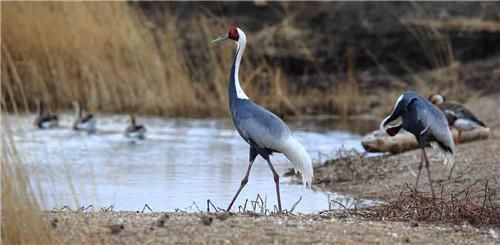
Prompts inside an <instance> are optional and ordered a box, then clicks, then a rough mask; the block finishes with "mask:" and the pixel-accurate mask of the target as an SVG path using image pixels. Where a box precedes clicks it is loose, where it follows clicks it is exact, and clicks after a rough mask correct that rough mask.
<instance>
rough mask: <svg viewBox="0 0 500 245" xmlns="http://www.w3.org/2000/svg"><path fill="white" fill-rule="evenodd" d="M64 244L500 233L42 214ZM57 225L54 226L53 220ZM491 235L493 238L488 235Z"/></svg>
mask: <svg viewBox="0 0 500 245" xmlns="http://www.w3.org/2000/svg"><path fill="white" fill-rule="evenodd" d="M47 219H48V221H49V222H51V223H52V224H53V225H52V227H53V228H52V229H53V232H54V234H55V237H56V238H57V239H58V240H59V241H60V242H62V243H64V244H81V243H101V244H144V243H147V244H150V243H152V244H155V243H168V244H173V243H175V244H206V243H218V244H220V243H230V244H241V243H244V244H245V243H252V244H271V243H279V244H306V243H307V244H310V243H342V244H344V243H350V244H353V243H383V244H387V243H415V244H416V243H420V244H422V243H446V244H470V243H482V244H487V243H494V242H495V238H494V236H495V235H496V234H498V233H499V232H500V231H499V230H498V229H497V230H494V229H493V230H492V229H477V228H473V227H470V226H435V225H427V224H421V223H417V224H415V223H412V224H410V223H398V222H372V221H364V220H361V219H359V218H355V217H339V216H337V215H333V214H323V215H293V216H290V215H288V216H255V215H241V214H239V215H233V216H215V215H212V216H206V215H204V214H186V213H151V214H143V213H135V212H108V213H65V212H58V213H47ZM56 220H57V221H56ZM492 233H494V234H493V235H492Z"/></svg>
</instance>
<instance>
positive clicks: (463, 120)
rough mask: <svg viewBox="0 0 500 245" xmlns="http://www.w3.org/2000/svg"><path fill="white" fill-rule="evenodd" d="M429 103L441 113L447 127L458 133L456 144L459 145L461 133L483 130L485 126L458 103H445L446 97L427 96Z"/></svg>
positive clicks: (437, 95) (438, 95)
mask: <svg viewBox="0 0 500 245" xmlns="http://www.w3.org/2000/svg"><path fill="white" fill-rule="evenodd" d="M429 101H431V102H432V104H434V105H436V106H437V107H438V108H439V109H441V111H443V113H444V115H445V116H446V120H448V125H450V127H453V128H455V129H456V130H457V131H458V136H457V140H456V143H457V144H460V138H461V136H462V131H471V130H474V129H477V128H485V127H486V125H485V124H484V123H483V122H481V121H480V120H479V119H477V117H476V116H475V115H474V114H472V112H471V111H470V110H469V109H467V108H466V107H465V106H464V105H462V104H460V103H458V102H453V101H450V102H447V101H446V97H444V96H443V95H440V94H431V95H429Z"/></svg>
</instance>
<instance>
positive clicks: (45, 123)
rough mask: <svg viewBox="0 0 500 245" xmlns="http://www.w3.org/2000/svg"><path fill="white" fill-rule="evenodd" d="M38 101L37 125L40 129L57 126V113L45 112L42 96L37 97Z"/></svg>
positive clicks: (36, 100)
mask: <svg viewBox="0 0 500 245" xmlns="http://www.w3.org/2000/svg"><path fill="white" fill-rule="evenodd" d="M35 102H36V118H35V122H34V124H35V126H36V127H38V128H39V129H49V128H53V127H57V124H58V121H59V119H58V117H57V115H51V114H45V112H44V111H43V104H42V101H41V100H40V98H36V99H35Z"/></svg>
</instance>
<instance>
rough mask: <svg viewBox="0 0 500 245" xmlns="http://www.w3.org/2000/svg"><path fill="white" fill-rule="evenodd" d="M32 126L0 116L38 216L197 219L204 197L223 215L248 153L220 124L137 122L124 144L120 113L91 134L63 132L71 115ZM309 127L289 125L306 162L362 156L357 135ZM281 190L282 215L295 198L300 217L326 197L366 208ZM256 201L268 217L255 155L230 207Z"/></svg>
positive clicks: (282, 168)
mask: <svg viewBox="0 0 500 245" xmlns="http://www.w3.org/2000/svg"><path fill="white" fill-rule="evenodd" d="M32 120H33V115H26V116H12V115H4V122H5V124H4V125H3V126H4V127H5V126H6V125H10V126H11V127H12V128H13V138H14V141H15V143H16V146H17V147H18V150H19V152H20V153H21V155H22V156H23V158H24V160H25V162H26V163H27V164H28V169H29V171H30V172H31V174H32V176H34V179H35V180H36V181H35V183H38V185H39V186H40V187H41V193H43V195H41V197H40V198H41V199H42V202H43V203H45V208H46V209H53V208H61V207H63V206H64V205H68V206H70V207H72V208H74V207H77V206H87V205H89V204H92V205H93V207H94V208H95V209H98V208H99V207H104V206H109V205H111V204H113V205H114V210H131V211H136V210H141V209H142V208H143V206H144V204H148V205H149V206H150V207H151V208H152V209H153V210H154V211H173V210H175V209H180V210H186V211H198V208H200V209H202V210H205V209H206V206H207V199H210V200H211V201H212V202H213V203H214V204H215V205H217V206H219V207H221V208H225V207H226V206H227V205H228V204H229V202H230V201H231V198H232V196H233V195H234V193H235V192H236V190H237V188H238V187H239V184H240V181H241V178H242V177H243V175H244V173H245V171H246V168H247V166H248V145H247V144H246V143H245V142H244V141H243V140H242V139H241V138H240V136H239V135H238V134H237V132H236V131H235V130H234V128H233V126H232V123H231V121H229V120H227V121H224V120H187V119H163V118H159V117H139V118H138V122H139V123H140V124H144V125H146V128H147V133H146V139H145V140H142V141H141V140H135V141H134V140H131V139H128V138H125V137H124V136H123V134H122V131H123V130H124V129H125V128H126V127H127V124H128V118H127V117H126V116H124V115H98V122H97V127H98V133H97V134H94V135H87V134H86V133H83V132H74V131H72V130H70V125H71V115H62V119H61V122H60V127H59V128H57V129H51V130H37V129H34V127H33V126H32V123H31V122H32ZM310 124H311V123H310V122H308V123H307V124H304V123H300V122H294V123H292V124H291V125H290V126H291V128H292V131H294V134H295V135H296V137H297V138H298V139H299V141H301V142H302V143H303V144H304V145H305V147H306V149H307V150H308V152H309V154H310V155H311V157H312V158H313V162H315V163H318V162H320V161H323V160H326V159H327V158H330V157H332V156H334V155H335V153H336V152H337V151H338V149H339V148H345V149H356V150H358V151H362V147H361V144H360V140H361V136H360V135H359V134H356V133H350V132H346V131H336V130H335V129H334V128H335V126H334V125H335V123H329V124H327V126H324V125H323V126H321V127H319V126H318V127H311V126H310ZM304 125H306V126H304ZM305 127H307V129H309V130H307V129H306V128H305ZM329 127H331V128H329ZM310 130H312V131H310ZM271 161H272V162H273V163H274V165H275V168H276V170H277V171H278V172H279V174H280V175H282V174H283V173H285V172H286V171H287V170H288V169H289V168H290V167H291V165H290V164H289V163H288V160H286V158H285V157H284V156H282V155H281V154H274V155H273V156H272V157H271ZM292 182H293V183H292ZM35 185H36V184H35ZM280 188H281V198H282V204H283V208H284V209H291V207H292V206H293V204H294V203H295V202H297V200H298V199H299V198H300V197H302V200H301V201H300V203H299V204H298V206H297V208H296V209H295V210H296V211H298V212H303V213H308V212H315V211H320V210H324V209H328V207H329V200H332V199H333V200H335V201H336V202H340V203H342V204H343V205H345V206H352V205H353V204H354V203H356V205H357V206H358V207H359V206H363V205H369V204H370V203H371V202H370V201H366V200H353V199H352V198H349V197H346V196H341V195H337V194H335V193H324V192H319V191H314V190H310V189H307V188H305V187H303V186H302V185H301V184H296V183H295V181H292V179H290V178H287V177H282V178H280ZM258 194H259V195H260V196H262V198H263V199H265V202H266V206H267V207H268V208H270V209H272V207H273V205H274V204H275V203H276V199H275V195H276V194H275V186H274V181H273V177H272V173H271V171H270V169H269V167H268V166H267V163H266V162H265V161H264V160H263V159H262V158H260V157H258V158H257V160H256V162H255V164H254V166H253V168H252V172H251V174H250V179H249V182H248V184H247V186H246V187H245V188H244V189H243V191H242V192H241V194H240V196H239V198H238V200H237V201H236V203H235V205H234V207H236V208H237V207H238V205H243V204H244V203H245V200H246V199H249V200H255V199H256V197H257V195H258ZM193 203H196V205H197V206H198V207H197V206H196V205H193ZM332 203H333V202H332ZM248 206H250V204H248ZM334 206H336V207H339V206H338V205H337V204H335V205H334Z"/></svg>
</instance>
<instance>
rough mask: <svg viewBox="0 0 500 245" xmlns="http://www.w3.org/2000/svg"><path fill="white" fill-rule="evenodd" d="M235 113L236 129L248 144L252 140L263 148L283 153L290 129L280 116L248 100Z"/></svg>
mask: <svg viewBox="0 0 500 245" xmlns="http://www.w3.org/2000/svg"><path fill="white" fill-rule="evenodd" d="M238 106H239V108H238V110H235V111H234V114H233V121H234V125H235V126H236V129H237V130H238V132H239V133H240V135H241V137H243V138H244V139H245V140H246V141H247V142H249V143H250V140H251V141H253V142H255V143H256V144H258V145H259V146H260V147H262V148H268V149H271V150H274V151H278V152H281V149H282V146H283V144H284V143H285V142H284V140H285V139H286V138H287V137H288V136H289V135H290V129H289V128H288V126H287V125H286V124H285V123H284V122H283V120H281V119H280V118H279V117H278V116H276V115H274V114H273V113H272V112H270V111H268V110H266V109H265V108H263V107H261V106H259V105H257V104H255V103H253V102H252V101H250V100H247V101H245V102H243V103H240V104H239V105H238Z"/></svg>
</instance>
